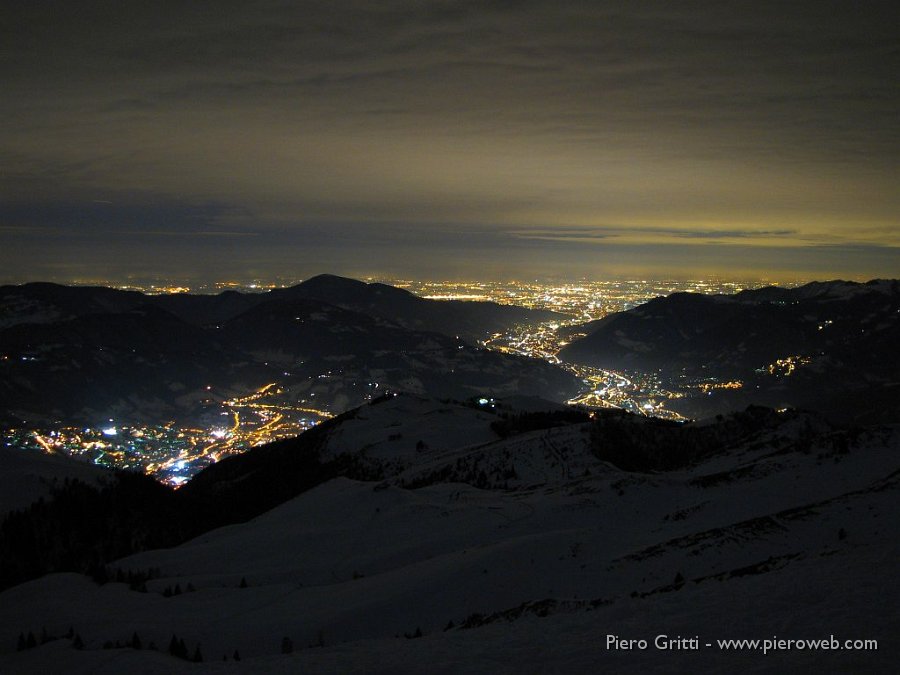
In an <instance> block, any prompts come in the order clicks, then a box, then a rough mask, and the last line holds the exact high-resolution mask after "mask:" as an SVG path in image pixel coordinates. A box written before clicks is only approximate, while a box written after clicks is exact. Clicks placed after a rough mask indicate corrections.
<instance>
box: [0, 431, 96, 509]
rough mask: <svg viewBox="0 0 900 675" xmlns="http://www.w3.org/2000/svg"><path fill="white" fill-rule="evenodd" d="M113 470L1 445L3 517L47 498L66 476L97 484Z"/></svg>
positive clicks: (0, 484)
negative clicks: (14, 510)
mask: <svg viewBox="0 0 900 675" xmlns="http://www.w3.org/2000/svg"><path fill="white" fill-rule="evenodd" d="M109 474H110V472H109V471H108V470H106V469H103V468H101V467H98V466H95V465H93V464H88V463H86V462H79V461H77V460H74V459H71V458H69V457H66V456H63V455H45V454H42V453H37V452H23V451H21V450H10V449H8V448H2V447H0V520H2V517H3V515H4V514H6V513H7V512H9V511H12V510H13V509H19V508H22V507H25V506H28V505H29V504H31V503H32V502H35V501H37V500H38V499H40V498H41V497H46V496H48V495H49V494H50V491H51V490H52V488H53V487H54V486H59V485H61V484H62V483H63V481H65V480H66V479H70V480H71V479H78V480H81V481H85V482H89V483H97V482H98V481H99V480H100V479H101V478H102V477H103V476H108V475H109Z"/></svg>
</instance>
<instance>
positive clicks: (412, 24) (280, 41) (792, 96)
mask: <svg viewBox="0 0 900 675" xmlns="http://www.w3.org/2000/svg"><path fill="white" fill-rule="evenodd" d="M4 12H5V15H6V16H7V19H6V20H5V21H4V22H3V24H2V28H0V30H2V34H0V39H2V41H3V44H4V45H5V47H4V49H3V50H2V55H0V68H2V71H3V73H4V96H3V98H2V100H0V154H2V156H3V157H4V171H3V173H2V175H0V197H2V199H0V245H2V247H3V250H4V253H3V256H4V259H3V260H2V261H0V262H3V263H4V264H6V266H7V269H14V268H15V266H16V264H18V263H17V261H20V260H21V256H20V255H18V254H17V253H16V252H15V250H16V249H18V250H20V251H22V250H26V249H27V250H31V249H29V248H28V247H29V246H30V244H29V241H30V239H29V237H32V238H33V236H34V235H35V233H37V232H38V231H39V230H38V229H37V228H52V231H53V232H54V234H53V235H52V236H45V237H43V245H44V248H43V249H42V250H43V251H44V255H45V256H46V258H47V260H48V261H50V262H53V263H54V264H58V265H66V264H69V260H68V257H69V256H71V255H72V251H73V248H72V247H73V244H72V242H73V241H76V240H77V241H79V242H82V243H83V244H84V245H88V243H90V244H92V245H94V246H96V247H97V249H96V250H97V252H98V257H102V255H106V256H109V255H114V253H113V250H114V248H115V247H117V246H118V247H129V249H133V248H134V247H135V246H139V247H142V248H143V249H144V250H145V251H146V255H147V256H156V255H160V256H162V258H161V260H163V259H165V251H166V245H164V244H163V243H162V242H163V240H166V241H169V244H168V246H181V247H185V246H188V247H192V248H193V249H195V250H196V251H198V252H201V251H207V252H209V251H213V250H215V247H212V248H203V247H204V246H207V245H208V244H207V243H204V244H201V243H198V242H209V241H211V240H213V239H216V240H221V239H223V238H225V235H226V234H230V233H233V234H235V235H238V234H243V235H254V236H253V239H254V241H255V242H256V243H255V244H254V246H257V248H255V249H254V248H253V246H250V245H246V244H245V249H244V250H245V251H246V252H245V254H244V255H241V253H240V250H237V249H235V250H234V251H232V254H231V255H232V256H233V257H232V262H233V263H235V264H247V261H250V260H252V259H255V258H259V259H260V260H261V262H260V264H264V258H265V256H266V255H267V253H266V252H267V251H268V250H269V248H268V247H270V246H271V247H274V249H277V248H278V247H279V246H288V245H289V246H295V247H297V248H298V255H297V259H296V262H295V264H296V265H297V266H298V267H302V266H303V265H304V264H305V263H304V255H308V257H309V260H311V261H312V260H316V261H319V260H323V259H333V260H334V262H335V264H336V265H337V266H338V267H340V266H341V265H342V264H343V265H344V267H348V270H340V269H335V270H334V271H349V267H352V264H351V263H350V261H352V260H354V259H356V258H360V259H367V258H369V259H370V258H371V255H369V254H367V253H366V251H367V250H368V251H376V250H377V251H380V250H381V249H382V248H384V247H386V246H387V247H389V246H390V243H391V242H393V243H394V244H396V246H397V247H398V248H403V247H404V246H412V245H415V246H416V250H417V251H418V253H417V255H419V256H425V257H427V256H429V255H432V256H433V258H434V259H435V260H438V259H439V260H440V261H441V264H442V265H443V266H444V268H445V269H446V271H447V273H453V272H454V270H455V269H456V270H457V271H459V272H460V273H462V268H463V267H465V264H464V261H463V260H460V261H459V262H458V264H457V263H454V262H453V260H454V258H453V256H458V255H459V253H458V252H459V250H463V251H466V250H469V249H479V250H480V249H489V248H490V247H501V248H503V247H508V246H513V247H514V248H515V247H516V246H521V245H523V244H524V243H526V242H527V243H528V245H529V246H534V245H536V243H537V242H543V243H544V244H546V245H547V246H551V245H552V246H563V247H566V246H567V247H568V250H569V253H570V257H571V260H572V262H573V264H575V265H576V266H578V267H580V268H584V269H588V270H590V265H591V260H595V261H600V263H602V262H603V260H604V259H603V256H604V255H605V253H604V251H610V250H612V249H615V248H616V247H620V249H621V252H624V251H625V249H624V248H621V247H636V250H641V247H643V249H642V250H644V252H645V254H646V255H645V259H646V260H648V261H650V260H656V259H658V258H660V257H662V258H666V256H667V255H668V256H670V257H672V267H673V269H674V268H676V267H678V268H681V267H688V268H689V267H690V266H691V265H692V264H694V263H695V262H696V263H697V265H698V269H699V265H700V264H701V263H703V261H704V260H705V257H706V255H707V254H706V253H704V252H703V247H715V248H717V249H722V248H723V246H733V247H737V248H747V249H748V250H749V251H751V252H750V253H749V255H751V256H757V257H756V258H755V259H754V260H753V261H751V262H752V263H753V265H752V266H753V267H755V268H759V269H765V268H766V267H767V265H769V264H770V263H769V262H767V260H773V259H777V261H778V264H779V265H780V266H781V267H782V268H783V269H784V268H785V265H787V269H790V268H791V267H798V268H799V269H803V268H804V265H807V263H806V262H804V261H807V262H809V265H812V266H813V267H815V268H817V269H818V268H820V267H825V268H826V271H827V270H831V269H832V268H829V267H828V265H830V264H831V262H829V261H830V260H831V259H830V258H829V257H828V256H826V255H824V253H822V251H821V250H819V252H818V254H817V255H819V257H818V258H815V255H813V254H814V253H815V252H814V251H804V252H802V253H801V252H799V250H800V249H802V248H803V247H815V248H817V249H824V248H825V247H828V246H844V247H846V248H848V250H850V249H852V250H854V251H856V253H855V254H853V255H851V256H849V257H845V258H844V259H843V260H844V263H843V264H844V265H847V264H850V263H852V265H853V266H855V268H854V269H856V268H858V271H856V272H854V270H853V269H850V268H846V269H839V268H833V272H834V273H840V274H850V273H855V274H861V275H865V274H867V273H869V272H871V274H873V275H874V274H883V273H884V271H883V270H884V261H885V260H888V261H893V262H897V261H898V258H897V256H896V253H895V252H896V251H897V247H898V246H900V223H898V216H897V214H898V213H900V190H897V179H898V175H900V171H898V168H900V167H898V157H900V124H898V122H897V120H898V112H900V105H898V104H900V93H898V88H897V87H896V73H897V72H898V71H900V42H898V38H897V33H896V26H897V25H898V20H900V15H898V10H897V9H895V8H893V7H890V6H888V3H878V4H876V3H847V2H814V3H813V2H793V3H782V2H754V3H749V2H747V3H744V2H715V3H714V2H699V1H698V2H679V3H671V2H642V3H629V4H623V3H619V2H615V3H613V2H562V3H547V2H527V1H526V2H513V1H508V2H494V3H484V2H477V3H476V2H452V3H449V2H448V3H440V2H438V3H433V2H414V1H410V2H390V1H388V2H379V3H363V2H321V3H316V2H304V3H288V2H275V1H274V0H273V1H270V2H256V3H245V2H242V3H237V2H215V3H213V2H196V3H174V2H171V3H170V2H158V3H149V4H148V3H137V2H130V1H126V2H115V3H113V2H99V1H94V2H86V3H51V2H46V1H43V2H42V1H39V0H37V1H35V2H29V3H15V6H14V7H12V8H11V9H6V10H4ZM323 231H325V232H327V233H328V236H326V237H322V236H320V233H321V232H323ZM176 232H188V233H194V234H196V235H197V236H195V237H184V236H182V237H180V238H178V237H174V236H169V235H172V234H173V233H176ZM29 233H31V234H29ZM454 233H458V234H459V236H463V235H464V236H465V237H466V238H467V240H468V241H469V242H470V243H471V244H472V245H471V246H460V245H459V243H458V242H456V240H455V239H454ZM151 239H152V240H154V241H155V242H156V243H155V244H154V245H153V246H150V245H148V244H146V241H147V240H151ZM175 240H178V241H179V242H180V243H178V244H176V243H174V241H175ZM244 240H245V241H246V240H247V237H244ZM186 241H187V242H190V243H185V242H186ZM597 242H601V243H602V245H594V244H596V243H597ZM585 244H588V246H587V249H588V251H587V252H586V251H585ZM429 246H432V247H433V248H434V250H433V251H432V252H431V253H429ZM770 248H771V249H780V248H786V249H790V250H793V251H794V254H795V255H796V261H797V263H796V264H794V263H790V262H789V260H790V257H789V256H787V259H788V262H785V256H775V257H774V258H773V256H772V255H769V254H764V253H763V252H764V251H766V250H768V249H770ZM313 249H314V250H313ZM351 249H354V250H351ZM355 249H359V251H356V250H355ZM598 249H600V250H598ZM629 250H630V249H629ZM9 251H13V253H8V252H9ZM101 252H102V255H101ZM342 252H343V254H344V255H343V256H342V255H341V254H342ZM454 252H455V253H454ZM218 255H219V254H218V253H217V254H215V255H212V254H211V253H210V255H209V257H210V258H211V259H218ZM610 255H613V254H610ZM716 255H721V252H720V253H719V254H716ZM7 256H9V259H7ZM579 256H581V257H579ZM810 256H812V257H810ZM892 256H893V257H892ZM551 257H552V256H551ZM384 260H385V264H386V265H388V264H389V258H388V257H385V258H384ZM641 260H642V258H641V256H640V255H637V254H635V261H634V264H635V265H639V264H640V262H641ZM816 260H818V261H819V262H815V261H816ZM519 262H520V264H522V265H535V264H536V263H537V261H535V260H533V259H531V258H526V259H523V260H521V261H519ZM93 264H96V265H99V264H101V263H99V262H95V263H93ZM254 264H255V263H254ZM275 264H282V265H283V264H284V263H275V262H273V265H275ZM889 264H890V262H889ZM454 265H456V267H454ZM809 265H807V267H808V266H809ZM600 266H601V267H602V264H601V265H600ZM425 267H428V265H425ZM894 268H896V265H894ZM432 269H433V266H432ZM385 271H390V270H387V269H386V270H385ZM535 272H536V273H540V270H535ZM302 273H303V272H302V271H301V274H302Z"/></svg>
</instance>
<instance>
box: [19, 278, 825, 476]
mask: <svg viewBox="0 0 900 675" xmlns="http://www.w3.org/2000/svg"><path fill="white" fill-rule="evenodd" d="M299 281H300V280H293V279H289V280H276V281H275V282H272V281H267V280H260V279H257V280H253V281H251V282H240V281H220V282H216V283H214V284H207V285H193V286H191V285H190V284H189V283H187V282H183V281H180V282H175V281H168V280H154V281H153V282H152V283H148V284H146V285H141V284H128V285H127V287H128V288H129V289H130V290H138V291H143V292H145V293H149V294H158V293H184V292H195V293H196V292H220V291H222V290H237V291H242V292H251V293H252V292H264V291H267V290H270V289H272V288H278V287H285V286H289V285H292V284H294V283H297V282H299ZM366 281H380V282H384V283H389V284H391V285H394V286H397V287H400V288H405V289H407V290H409V291H410V292H412V293H414V294H416V295H419V296H422V297H426V298H432V299H436V300H470V301H471V300H481V301H492V302H497V303H500V304H507V305H518V306H522V307H527V308H531V309H541V310H550V311H553V312H555V313H556V314H557V316H556V317H554V318H553V319H552V320H549V321H544V322H541V323H537V324H531V325H521V326H516V327H513V328H511V329H510V330H508V331H506V332H503V333H493V334H491V335H485V336H484V339H483V340H482V341H481V342H480V345H481V346H482V347H484V348H486V349H491V350H495V351H499V352H505V353H512V354H518V355H525V356H529V357H533V358H539V359H543V360H545V361H548V362H550V363H554V364H557V365H559V366H561V367H563V368H566V369H567V370H570V371H571V372H573V373H574V374H575V375H577V376H578V377H579V378H580V379H581V381H582V382H583V383H584V389H583V391H581V392H580V393H579V394H578V395H577V396H575V397H573V398H572V399H571V400H570V401H568V402H569V403H570V404H572V405H581V406H587V407H595V408H609V407H614V408H621V409H625V410H629V411H631V412H634V413H638V414H642V415H652V416H657V417H664V418H668V419H684V418H682V417H681V416H680V415H679V414H678V413H676V412H674V411H672V410H670V409H668V408H667V403H668V402H670V401H672V400H674V399H677V398H680V397H683V396H685V395H686V392H687V393H688V394H689V392H690V391H691V388H692V387H691V386H689V385H688V386H683V387H672V386H671V385H670V386H669V387H666V386H664V385H663V383H662V381H661V379H660V378H659V377H658V376H657V375H655V374H644V373H620V372H614V371H610V370H604V369H600V368H590V367H587V366H581V365H577V364H568V363H563V362H561V361H560V359H559V358H558V356H557V354H558V352H559V350H560V349H561V348H562V347H563V346H565V344H567V341H570V340H573V339H575V338H577V337H578V335H577V334H570V335H568V337H563V335H562V334H561V332H560V329H561V328H563V327H567V326H571V325H577V324H580V323H584V322H587V321H593V320H597V319H601V318H603V317H604V316H606V315H607V314H610V313H613V312H619V311H624V310H627V309H630V308H632V307H635V306H637V305H639V304H641V303H643V302H646V301H647V300H650V299H652V298H655V297H658V296H661V295H669V294H671V293H674V292H678V291H682V292H700V293H723V294H732V293H736V292H738V291H740V290H742V289H744V288H753V287H758V286H762V285H765V284H764V283H763V282H755V283H740V282H735V281H722V280H698V281H666V280H663V281H660V280H645V279H632V280H620V281H581V282H577V283H563V284H559V283H550V282H538V281H526V282H522V281H508V282H474V281H473V282H460V281H416V280H403V279H388V278H378V279H375V278H370V279H366ZM92 283H94V284H96V283H98V282H97V281H96V280H94V281H92ZM100 283H102V282H100ZM104 285H108V286H115V285H116V284H113V283H108V282H107V283H105V284H104ZM119 287H122V286H121V285H120V286H119ZM806 362H808V359H805V358H804V357H800V356H788V357H785V358H784V359H780V360H778V361H776V363H774V364H770V365H768V366H766V367H765V368H764V369H760V372H767V373H769V374H770V375H775V376H778V375H790V374H791V373H792V372H793V371H794V370H795V369H796V367H797V366H798V365H802V364H805V363H806ZM330 376H331V373H326V374H325V375H320V376H319V377H320V378H322V377H330ZM372 386H375V387H377V384H375V385H372ZM740 386H742V383H740V382H738V381H730V382H722V383H719V382H715V381H713V382H703V383H700V384H694V385H693V390H694V391H699V392H702V393H709V392H710V391H712V390H714V389H730V388H738V387H740ZM309 395H310V396H315V394H309ZM295 398H296V397H292V396H291V395H290V391H289V390H288V387H287V385H286V384H284V383H281V382H270V383H268V384H266V385H265V386H262V387H260V388H259V389H256V390H255V391H251V392H248V393H247V394H246V395H244V396H239V397H234V398H231V399H228V400H225V401H223V402H221V403H215V402H214V401H212V400H211V399H210V400H209V401H208V403H209V404H210V406H211V407H210V408H209V409H208V410H207V411H206V412H205V413H204V415H203V416H202V419H198V420H195V421H192V422H191V423H189V424H176V423H175V422H168V423H164V424H157V425H143V424H136V423H128V422H127V421H124V420H123V421H117V422H116V426H115V427H113V426H104V427H102V428H93V427H87V426H86V427H73V426H59V427H55V428H41V429H9V430H6V431H5V432H4V434H3V440H4V443H5V445H7V446H9V447H18V448H23V449H31V450H36V451H40V452H45V453H50V454H55V453H60V454H66V455H70V456H73V457H79V458H83V459H85V460H88V461H92V462H94V463H97V464H102V465H106V466H110V467H115V468H121V469H131V470H139V471H143V472H146V473H147V474H150V475H152V476H154V477H156V478H157V479H159V480H161V481H163V482H165V483H168V484H171V485H174V486H178V485H181V484H182V483H184V482H185V481H186V480H188V479H189V478H190V476H192V475H193V474H195V473H197V472H198V471H200V470H201V469H203V468H204V467H205V466H208V465H209V464H211V463H213V462H216V461H220V460H222V459H224V458H226V457H228V456H230V455H234V454H239V453H242V452H245V451H246V450H248V449H249V448H252V447H255V446H258V445H262V444H265V443H269V442H272V441H275V440H279V439H282V438H290V437H293V436H296V435H297V434H299V433H302V432H303V431H305V430H306V429H308V428H309V427H311V426H313V425H315V424H317V423H318V422H320V421H322V420H324V419H327V418H329V417H331V416H332V412H330V411H328V410H327V409H325V408H327V407H328V401H327V400H325V401H321V403H320V406H321V407H318V406H317V407H313V406H312V405H311V401H310V402H307V400H306V399H302V400H300V401H297V400H294V399H295ZM112 424H113V421H112V420H110V425H112Z"/></svg>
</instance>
